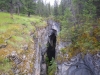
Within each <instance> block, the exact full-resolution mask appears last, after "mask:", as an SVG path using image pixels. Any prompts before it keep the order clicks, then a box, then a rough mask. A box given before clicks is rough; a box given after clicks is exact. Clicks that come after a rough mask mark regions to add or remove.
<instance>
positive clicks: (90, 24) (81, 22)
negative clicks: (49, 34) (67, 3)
mask: <svg viewBox="0 0 100 75" xmlns="http://www.w3.org/2000/svg"><path fill="white" fill-rule="evenodd" d="M78 2H80V4H82V8H81V7H78V6H77V4H78ZM73 6H74V7H77V8H76V9H74V10H73V12H75V13H76V15H75V14H73V12H72V11H71V9H70V8H69V7H67V8H66V10H65V12H64V15H60V16H56V18H55V19H56V20H57V21H58V22H60V23H61V32H60V33H59V36H58V43H59V41H63V42H71V44H70V45H68V46H67V45H66V47H65V49H64V50H65V51H64V52H67V53H68V55H69V58H71V57H73V56H75V55H77V54H78V53H80V52H81V53H83V55H84V54H86V53H91V54H96V53H97V52H100V39H99V38H100V18H97V17H96V6H95V5H94V4H93V1H92V0H88V1H77V0H73ZM90 6H91V7H90ZM80 8H81V9H80ZM78 9H79V10H78ZM91 9H92V10H91ZM76 11H77V12H76ZM61 51H62V50H61Z"/></svg>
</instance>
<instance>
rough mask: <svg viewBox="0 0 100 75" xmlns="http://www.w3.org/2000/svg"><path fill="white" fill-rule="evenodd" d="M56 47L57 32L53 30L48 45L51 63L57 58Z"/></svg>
mask: <svg viewBox="0 0 100 75" xmlns="http://www.w3.org/2000/svg"><path fill="white" fill-rule="evenodd" d="M55 47H56V30H54V29H52V32H51V35H50V36H49V41H48V44H47V57H48V60H49V62H50V61H51V60H52V58H55V52H56V51H55Z"/></svg>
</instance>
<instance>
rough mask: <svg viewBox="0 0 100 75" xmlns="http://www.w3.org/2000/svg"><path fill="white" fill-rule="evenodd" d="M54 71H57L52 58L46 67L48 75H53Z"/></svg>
mask: <svg viewBox="0 0 100 75" xmlns="http://www.w3.org/2000/svg"><path fill="white" fill-rule="evenodd" d="M56 69H57V64H56V62H55V60H54V58H52V61H50V65H49V66H48V75H55V72H56Z"/></svg>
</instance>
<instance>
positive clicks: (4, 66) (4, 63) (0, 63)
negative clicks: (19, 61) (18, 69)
mask: <svg viewBox="0 0 100 75" xmlns="http://www.w3.org/2000/svg"><path fill="white" fill-rule="evenodd" d="M11 67H12V66H11V63H10V62H9V59H7V58H2V57H0V70H2V71H5V72H7V71H9V70H10V69H11Z"/></svg>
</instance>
